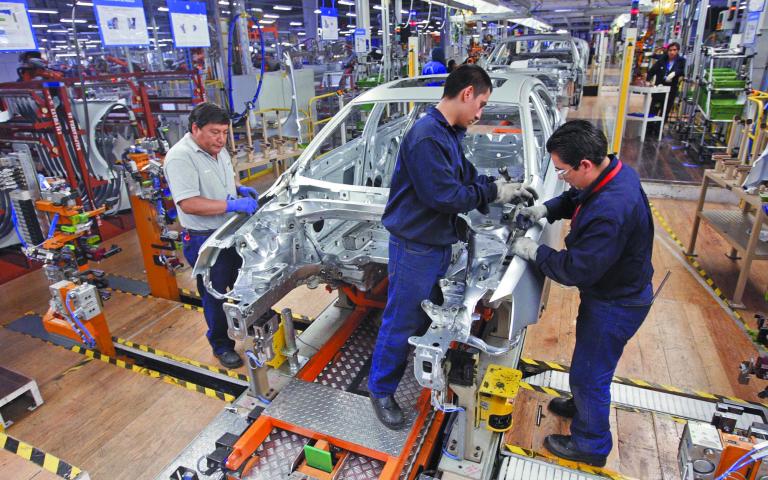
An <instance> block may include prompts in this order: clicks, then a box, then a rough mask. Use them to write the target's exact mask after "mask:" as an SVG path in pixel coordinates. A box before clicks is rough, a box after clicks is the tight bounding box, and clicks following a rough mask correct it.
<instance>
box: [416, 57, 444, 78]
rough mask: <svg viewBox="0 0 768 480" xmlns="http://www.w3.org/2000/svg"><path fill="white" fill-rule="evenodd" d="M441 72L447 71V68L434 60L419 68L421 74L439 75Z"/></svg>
mask: <svg viewBox="0 0 768 480" xmlns="http://www.w3.org/2000/svg"><path fill="white" fill-rule="evenodd" d="M441 73H448V69H447V68H445V65H443V64H442V63H440V62H436V61H434V60H432V61H430V62H427V63H426V64H425V65H424V68H422V69H421V74H422V75H440V74H441Z"/></svg>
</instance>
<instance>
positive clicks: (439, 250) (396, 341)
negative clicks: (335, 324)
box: [368, 234, 451, 398]
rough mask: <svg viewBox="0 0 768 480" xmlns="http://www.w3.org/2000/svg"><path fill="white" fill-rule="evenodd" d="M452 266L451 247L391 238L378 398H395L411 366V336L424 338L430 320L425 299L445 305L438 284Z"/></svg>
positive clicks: (377, 359) (371, 382)
mask: <svg viewBox="0 0 768 480" xmlns="http://www.w3.org/2000/svg"><path fill="white" fill-rule="evenodd" d="M450 263H451V246H450V245H445V246H435V245H426V244H423V243H418V242H413V241H411V240H405V239H403V238H400V237H397V236H395V235H391V234H390V237H389V266H388V268H389V272H388V274H389V286H388V287H387V306H386V307H385V308H384V313H383V315H382V318H381V328H379V336H378V337H377V338H376V348H375V349H374V351H373V360H372V363H371V373H370V375H369V377H368V391H370V392H371V395H373V396H374V397H376V398H382V397H386V396H388V395H394V393H395V390H397V385H398V383H400V379H401V378H403V373H405V367H406V365H407V364H408V350H409V347H408V337H411V336H414V335H423V334H424V333H425V332H426V330H427V328H428V327H429V324H430V320H429V317H428V316H427V314H426V313H425V312H424V310H422V308H421V302H422V301H423V300H424V299H427V298H428V299H430V300H432V302H434V303H436V304H442V293H441V292H440V288H439V286H438V284H437V282H438V280H439V279H440V278H441V277H442V276H443V275H445V272H446V270H447V269H448V265H449V264H450Z"/></svg>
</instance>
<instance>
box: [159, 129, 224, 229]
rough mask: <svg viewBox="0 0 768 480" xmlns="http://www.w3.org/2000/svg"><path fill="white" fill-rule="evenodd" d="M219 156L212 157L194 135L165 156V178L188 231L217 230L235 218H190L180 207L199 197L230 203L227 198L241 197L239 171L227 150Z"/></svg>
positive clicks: (182, 140)
mask: <svg viewBox="0 0 768 480" xmlns="http://www.w3.org/2000/svg"><path fill="white" fill-rule="evenodd" d="M217 157H218V158H214V157H212V156H211V155H210V154H209V153H208V152H206V151H204V150H203V149H202V148H200V147H199V146H198V145H197V143H195V141H194V140H193V139H192V134H190V133H187V134H186V135H184V137H183V138H182V139H181V140H179V141H178V143H176V145H174V146H173V147H171V149H170V150H168V153H167V154H166V155H165V162H164V164H163V170H164V171H165V178H166V179H167V180H168V186H169V187H170V188H171V196H173V201H174V202H175V203H176V208H177V210H178V212H179V221H180V222H181V226H182V227H184V228H187V229H192V230H214V229H217V228H219V227H220V226H222V225H223V224H224V222H226V221H227V220H228V219H229V218H230V217H231V216H232V215H234V213H224V214H222V215H209V216H203V215H190V214H188V213H184V211H183V210H182V209H181V207H179V202H181V201H182V200H186V199H187V198H191V197H198V196H199V197H205V198H210V199H212V200H226V199H227V196H231V197H232V198H237V189H236V188H235V171H234V169H233V168H232V160H231V159H230V157H229V153H228V152H227V150H226V148H225V149H223V150H222V151H221V152H219V154H218V155H217Z"/></svg>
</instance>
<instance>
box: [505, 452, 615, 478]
mask: <svg viewBox="0 0 768 480" xmlns="http://www.w3.org/2000/svg"><path fill="white" fill-rule="evenodd" d="M497 478H498V479H499V480H593V479H595V480H599V479H601V478H605V477H598V476H596V475H589V474H587V473H583V472H579V471H578V470H571V469H570V468H565V467H561V466H559V465H554V464H551V463H547V462H542V461H539V460H534V459H532V458H524V457H518V456H511V457H509V458H506V459H504V463H502V466H501V469H500V470H499V476H498V477H497Z"/></svg>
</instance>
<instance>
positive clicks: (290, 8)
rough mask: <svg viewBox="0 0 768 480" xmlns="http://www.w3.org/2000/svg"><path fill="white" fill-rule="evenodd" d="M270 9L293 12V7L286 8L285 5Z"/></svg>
mask: <svg viewBox="0 0 768 480" xmlns="http://www.w3.org/2000/svg"><path fill="white" fill-rule="evenodd" d="M272 8H273V9H275V10H285V11H286V12H290V11H291V10H293V7H287V6H285V5H275V6H274V7H272Z"/></svg>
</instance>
